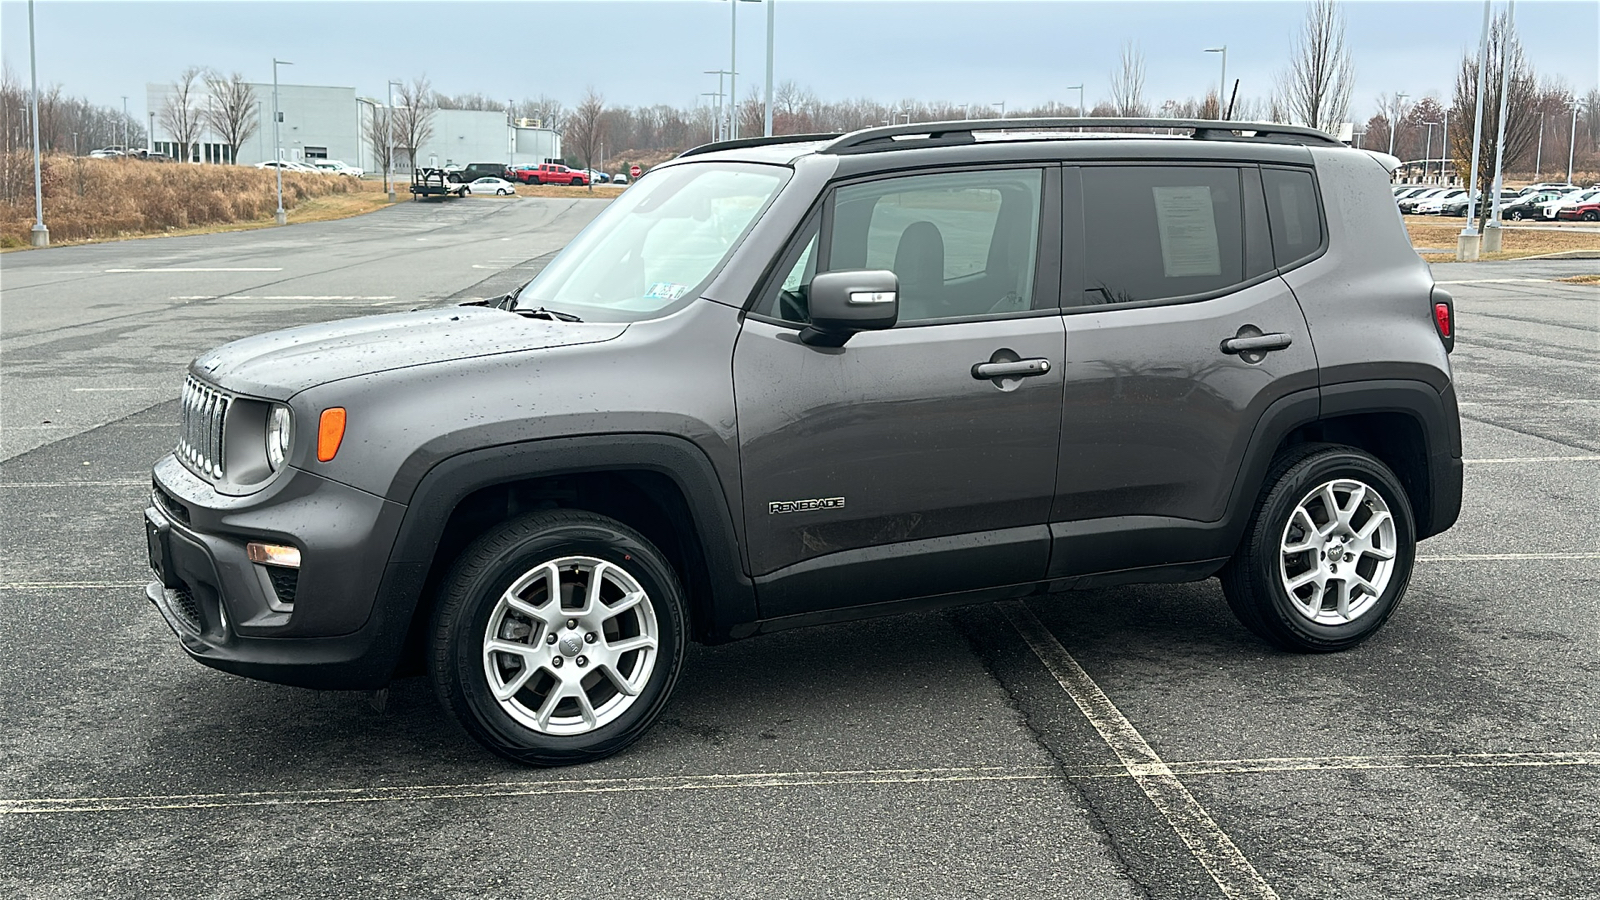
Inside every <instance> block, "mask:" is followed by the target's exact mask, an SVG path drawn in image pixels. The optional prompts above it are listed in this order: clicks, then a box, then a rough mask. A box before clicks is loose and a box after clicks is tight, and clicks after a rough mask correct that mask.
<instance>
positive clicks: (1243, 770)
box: [1080, 751, 1600, 777]
mask: <svg viewBox="0 0 1600 900" xmlns="http://www.w3.org/2000/svg"><path fill="white" fill-rule="evenodd" d="M1544 766H1600V752H1595V751H1552V752H1533V753H1418V754H1402V755H1397V756H1320V757H1319V756H1312V757H1286V758H1282V759H1234V760H1195V761H1192V762H1177V763H1171V767H1172V771H1173V772H1174V773H1177V774H1182V775H1185V776H1192V775H1258V774H1270V773H1273V772H1324V771H1328V772H1342V771H1351V770H1372V769H1492V768H1505V767H1514V768H1522V767H1544ZM1080 777H1094V776H1092V775H1091V776H1080Z"/></svg>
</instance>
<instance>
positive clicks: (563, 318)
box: [512, 306, 583, 322]
mask: <svg viewBox="0 0 1600 900" xmlns="http://www.w3.org/2000/svg"><path fill="white" fill-rule="evenodd" d="M512 312H514V313H516V314H517V315H519V316H527V317H528V318H530V319H549V320H550V321H552V322H582V321H583V320H582V319H580V318H578V317H577V316H575V315H573V314H572V313H564V312H557V311H556V310H553V309H545V308H544V307H542V306H541V307H539V308H538V309H514V310H512Z"/></svg>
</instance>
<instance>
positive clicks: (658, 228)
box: [515, 163, 790, 321]
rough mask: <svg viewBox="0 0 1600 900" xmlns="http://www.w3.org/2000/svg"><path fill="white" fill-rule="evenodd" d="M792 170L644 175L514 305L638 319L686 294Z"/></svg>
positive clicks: (695, 291)
mask: <svg viewBox="0 0 1600 900" xmlns="http://www.w3.org/2000/svg"><path fill="white" fill-rule="evenodd" d="M789 174H790V170H788V169H786V168H781V167H778V166H764V165H756V164H747V163H692V164H689V165H682V166H670V167H667V168H663V169H660V170H658V171H657V172H654V173H652V174H651V175H650V177H648V178H641V179H640V180H639V181H638V182H637V183H636V184H634V185H633V186H632V187H630V188H628V190H627V191H626V192H624V193H623V194H622V196H620V197H618V198H617V199H616V200H613V201H612V202H611V205H610V206H608V207H606V209H605V211H604V212H602V213H601V214H600V216H599V217H598V218H596V219H595V220H594V222H592V223H590V225H589V227H587V228H585V229H584V230H583V231H582V233H580V234H579V235H578V236H577V237H576V238H574V239H573V241H572V243H570V244H568V245H567V248H566V249H565V250H563V251H561V255H560V256H557V257H556V258H555V259H554V260H552V261H551V263H550V265H548V266H546V267H545V269H544V271H542V272H540V273H539V276H538V277H537V278H535V279H534V280H533V281H531V282H529V283H528V285H527V286H525V287H524V288H523V289H522V290H521V291H520V292H519V293H518V294H517V300H516V306H515V308H516V309H537V308H540V307H544V308H547V309H552V310H556V311H558V312H566V313H571V314H573V315H576V316H579V317H581V318H583V319H587V320H590V321H635V320H639V319H644V318H650V317H653V316H656V315H660V314H661V313H663V312H666V311H667V310H668V308H669V307H675V306H681V305H683V304H686V303H688V302H689V301H690V300H692V299H693V298H694V297H696V296H698V295H699V292H700V291H701V290H702V289H704V287H705V285H706V283H707V282H709V281H710V280H711V277H712V276H713V275H714V274H715V273H716V271H717V270H718V269H719V268H720V267H721V266H722V263H723V262H724V261H725V260H726V259H727V257H728V255H729V254H730V253H731V252H732V250H733V248H734V246H735V245H736V244H738V242H739V240H740V238H742V237H743V236H744V234H745V232H747V231H748V230H749V229H750V226H751V225H752V224H754V223H755V221H756V219H757V218H758V217H759V216H760V215H761V212H762V211H763V210H765V209H766V208H767V206H768V204H770V203H771V202H772V199H773V198H774V197H776V196H777V194H778V191H779V189H780V188H782V187H783V185H784V183H785V182H786V181H787V180H788V178H789Z"/></svg>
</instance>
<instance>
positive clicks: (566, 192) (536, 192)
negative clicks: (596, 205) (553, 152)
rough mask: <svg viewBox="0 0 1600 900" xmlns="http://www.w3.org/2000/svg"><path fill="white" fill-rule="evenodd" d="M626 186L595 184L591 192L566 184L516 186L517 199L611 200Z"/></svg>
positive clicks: (585, 188)
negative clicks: (587, 198)
mask: <svg viewBox="0 0 1600 900" xmlns="http://www.w3.org/2000/svg"><path fill="white" fill-rule="evenodd" d="M626 187H627V186H626V185H616V186H613V185H609V184H597V185H595V186H594V190H593V191H592V192H591V191H590V190H589V189H588V188H587V187H574V186H572V185H567V184H519V185H517V196H518V197H572V198H582V197H604V198H606V199H608V200H609V199H611V198H612V197H615V196H617V195H618V194H620V193H622V191H623V190H624V188H626Z"/></svg>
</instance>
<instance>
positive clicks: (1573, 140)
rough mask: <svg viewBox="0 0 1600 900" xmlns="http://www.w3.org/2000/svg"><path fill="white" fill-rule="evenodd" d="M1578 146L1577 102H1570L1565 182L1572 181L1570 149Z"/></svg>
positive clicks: (1569, 182)
mask: <svg viewBox="0 0 1600 900" xmlns="http://www.w3.org/2000/svg"><path fill="white" fill-rule="evenodd" d="M1576 146H1578V102H1577V101H1576V100H1574V101H1573V102H1572V135H1571V136H1570V137H1568V138H1567V184H1571V183H1572V150H1573V148H1574V147H1576Z"/></svg>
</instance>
